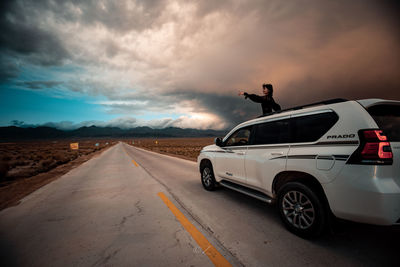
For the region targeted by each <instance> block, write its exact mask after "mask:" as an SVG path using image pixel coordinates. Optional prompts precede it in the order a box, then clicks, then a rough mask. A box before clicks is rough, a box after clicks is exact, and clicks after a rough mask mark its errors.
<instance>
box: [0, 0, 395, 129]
mask: <svg viewBox="0 0 400 267" xmlns="http://www.w3.org/2000/svg"><path fill="white" fill-rule="evenodd" d="M399 7H400V4H399V2H398V1H396V0H376V1H372V0H353V1H347V0H336V1H329V0H286V1H281V0H269V1H268V0H253V1H250V0H249V1H242V0H219V1H202V0H185V1H183V0H182V1H180V0H178V1H169V0H140V1H139V0H118V1H106V0H104V1H102V0H81V1H80V0H69V1H68V0H32V1H27V0H20V1H8V0H2V1H0V126H9V125H16V126H22V127H28V126H39V125H45V126H52V127H57V128H59V129H74V128H77V127H81V126H91V125H96V126H115V127H121V128H131V127H137V126H150V127H153V128H164V127H181V128H197V129H217V130H221V129H227V128H230V127H232V126H234V125H236V124H238V123H240V122H243V121H245V120H248V119H250V118H254V117H256V116H258V115H259V114H261V106H260V105H259V104H256V103H252V102H251V101H250V100H248V99H247V100H245V99H244V98H243V96H238V91H239V90H243V91H246V92H248V93H255V94H262V84H263V83H271V84H272V85H273V86H274V99H275V101H276V102H278V103H279V104H280V105H281V106H282V108H289V107H292V106H298V105H303V104H308V103H313V102H317V101H322V100H326V99H331V98H347V99H365V98H384V99H394V100H400V27H399V26H400V16H399V15H398V14H400V12H399V11H400V8H399Z"/></svg>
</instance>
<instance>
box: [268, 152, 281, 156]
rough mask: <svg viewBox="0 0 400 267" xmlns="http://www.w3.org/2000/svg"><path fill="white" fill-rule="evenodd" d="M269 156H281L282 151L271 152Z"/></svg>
mask: <svg viewBox="0 0 400 267" xmlns="http://www.w3.org/2000/svg"><path fill="white" fill-rule="evenodd" d="M271 156H283V152H271Z"/></svg>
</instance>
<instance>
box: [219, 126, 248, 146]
mask: <svg viewBox="0 0 400 267" xmlns="http://www.w3.org/2000/svg"><path fill="white" fill-rule="evenodd" d="M250 132H251V127H246V128H242V129H239V130H237V131H236V132H234V133H233V134H232V135H231V136H230V137H229V138H228V139H227V140H226V142H225V145H226V146H246V145H248V143H249V139H250Z"/></svg>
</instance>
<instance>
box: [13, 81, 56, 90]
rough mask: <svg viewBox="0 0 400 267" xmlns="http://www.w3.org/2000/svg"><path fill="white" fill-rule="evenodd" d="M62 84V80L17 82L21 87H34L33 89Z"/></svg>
mask: <svg viewBox="0 0 400 267" xmlns="http://www.w3.org/2000/svg"><path fill="white" fill-rule="evenodd" d="M60 84H62V82H58V81H26V82H19V83H17V85H19V86H21V87H24V88H27V89H32V90H41V89H48V88H53V87H55V86H57V85H60Z"/></svg>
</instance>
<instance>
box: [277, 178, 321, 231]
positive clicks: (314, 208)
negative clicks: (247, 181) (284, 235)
mask: <svg viewBox="0 0 400 267" xmlns="http://www.w3.org/2000/svg"><path fill="white" fill-rule="evenodd" d="M323 203H324V202H323V201H322V200H321V198H320V197H318V195H317V194H316V193H315V192H314V191H313V190H311V189H310V188H309V187H307V186H306V185H304V184H302V183H298V182H289V183H287V184H285V185H284V186H283V187H282V188H281V189H280V190H279V193H278V208H279V213H280V215H281V219H282V221H283V223H284V224H285V226H286V227H287V228H288V229H289V231H291V232H292V233H294V234H296V235H298V236H301V237H303V238H311V237H316V236H319V235H321V234H322V232H323V230H324V229H325V227H326V224H327V210H325V208H324V206H325V205H323Z"/></svg>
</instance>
